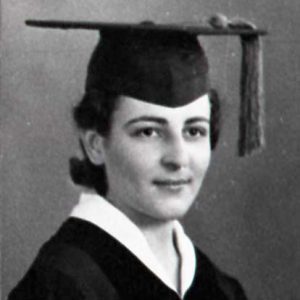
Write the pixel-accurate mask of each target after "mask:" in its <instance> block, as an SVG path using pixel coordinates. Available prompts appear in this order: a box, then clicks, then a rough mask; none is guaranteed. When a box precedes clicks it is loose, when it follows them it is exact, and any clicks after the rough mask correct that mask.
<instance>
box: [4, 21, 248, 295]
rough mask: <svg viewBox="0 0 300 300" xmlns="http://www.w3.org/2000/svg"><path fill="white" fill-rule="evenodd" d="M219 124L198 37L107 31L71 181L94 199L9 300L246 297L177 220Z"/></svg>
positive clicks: (83, 203) (79, 113)
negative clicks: (83, 188) (80, 157)
mask: <svg viewBox="0 0 300 300" xmlns="http://www.w3.org/2000/svg"><path fill="white" fill-rule="evenodd" d="M219 117H220V116H219V103H218V97H217V96H216V93H214V92H212V91H211V88H210V86H209V78H208V63H207V58H206V55H205V53H204V51H203V49H202V47H201V45H200V43H199V42H198V40H197V37H196V36H195V35H194V34H190V33H187V32H185V31H180V30H170V29H163V30H153V29H151V26H150V27H149V25H145V26H144V27H143V28H141V26H140V25H138V26H137V27H136V28H131V27H130V28H127V27H126V26H125V28H124V27H117V28H116V27H114V26H112V27H110V26H108V27H107V26H106V27H105V26H104V28H102V29H101V40H100V42H99V44H98V45H97V47H96V49H95V50H94V53H93V55H92V58H91V61H90V63H89V67H88V74H87V81H86V91H85V95H84V97H83V99H82V101H81V102H80V103H79V104H78V106H77V107H75V109H74V120H75V122H76V124H77V126H78V129H79V139H80V144H81V147H82V151H83V155H84V158H83V160H79V159H72V160H71V175H72V178H73V180H74V181H75V182H76V183H78V184H82V185H83V186H85V187H88V188H89V192H88V193H83V194H82V195H81V197H80V201H79V203H78V205H76V206H75V207H74V209H73V211H72V213H71V215H70V217H69V218H68V220H67V221H66V222H65V223H64V224H63V225H62V226H61V228H60V229H59V230H58V232H57V233H56V234H55V235H54V236H53V237H52V238H51V239H50V240H49V241H48V242H47V243H46V244H45V245H44V246H43V247H42V249H41V251H40V253H39V255H38V257H37V259H36V260H35V262H34V263H33V265H32V267H31V268H30V270H29V271H28V273H27V274H26V275H25V277H24V278H23V279H22V281H21V282H20V283H19V284H18V286H17V287H16V288H15V289H14V290H13V291H12V292H11V294H10V297H9V299H11V300H14V299H214V300H217V299H246V297H245V295H244V292H243V290H242V288H241V286H240V284H239V283H238V282H237V281H236V280H235V279H233V278H231V277H229V276H227V275H225V274H224V273H223V272H221V271H220V270H219V269H218V268H217V267H215V266H214V265H213V263H211V262H210V260H209V259H208V258H207V257H206V256H205V255H204V254H203V253H202V252H201V251H200V250H199V249H198V248H196V247H195V246H194V245H193V243H192V242H191V240H190V239H189V237H188V236H187V235H186V234H185V233H184V230H183V228H182V226H181V225H180V223H179V221H178V220H180V219H181V218H182V217H183V216H184V215H185V214H186V212H187V211H188V210H189V208H190V207H191V206H192V204H193V202H194V200H195V198H196V196H197V194H198V192H199V190H200V187H201V184H202V181H203V178H204V176H205V173H206V171H207V169H208V166H209V162H210V158H211V150H212V149H214V148H215V146H216V143H217V139H218V132H219ZM93 191H94V192H93Z"/></svg>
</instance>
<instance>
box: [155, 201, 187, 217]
mask: <svg viewBox="0 0 300 300" xmlns="http://www.w3.org/2000/svg"><path fill="white" fill-rule="evenodd" d="M192 203H193V201H192V202H191V203H190V204H189V205H187V203H186V202H185V203H184V204H182V203H179V204H177V205H174V203H173V205H166V206H165V207H164V209H163V210H162V209H159V210H157V211H156V212H155V214H154V217H156V219H159V220H161V221H171V220H179V219H182V218H183V217H184V216H185V215H186V214H187V212H188V211H189V209H190V207H191V205H192Z"/></svg>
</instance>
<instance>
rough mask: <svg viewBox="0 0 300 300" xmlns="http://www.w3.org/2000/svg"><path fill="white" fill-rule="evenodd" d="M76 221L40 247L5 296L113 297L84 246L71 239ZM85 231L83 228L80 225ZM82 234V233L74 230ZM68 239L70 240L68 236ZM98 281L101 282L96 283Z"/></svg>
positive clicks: (13, 298)
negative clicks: (27, 267) (72, 241)
mask: <svg viewBox="0 0 300 300" xmlns="http://www.w3.org/2000/svg"><path fill="white" fill-rule="evenodd" d="M74 226H75V228H76V229H77V226H78V224H77V223H76V222H68V221H67V222H66V223H65V224H63V226H62V227H61V228H60V229H59V231H58V233H56V234H55V235H54V236H53V237H52V238H51V239H50V240H49V241H48V242H46V243H45V244H44V245H43V246H42V247H41V249H40V251H39V253H38V255H37V257H36V259H35V261H34V262H33V264H32V266H31V268H30V269H29V271H28V272H27V273H26V274H25V276H24V278H23V279H22V280H21V281H20V282H19V284H18V285H17V286H16V287H15V288H14V289H13V290H12V291H11V293H10V295H9V298H8V300H19V299H32V300H38V299H45V300H46V299H51V300H54V299H55V300H61V299H70V300H73V299H74V300H75V299H76V300H81V299H88V300H92V299H99V295H100V296H101V297H100V299H108V300H110V299H117V296H116V294H117V293H116V291H115V290H114V288H113V287H112V286H111V284H110V282H109V280H108V279H107V277H106V276H105V274H104V273H103V272H102V270H101V268H100V266H99V265H98V264H97V263H96V262H95V261H94V260H93V259H92V258H91V257H90V255H89V254H88V253H87V252H86V251H85V250H84V248H82V249H81V248H80V247H77V245H76V244H75V243H71V240H72V235H75V234H76V231H74V230H73V227H74ZM83 231H84V232H86V229H85V228H84V229H83ZM78 234H79V235H80V236H81V235H82V237H80V239H82V241H83V242H84V239H83V236H84V234H82V233H80V232H79V233H78V232H77V236H78ZM70 239H71V240H70ZM99 282H101V285H99Z"/></svg>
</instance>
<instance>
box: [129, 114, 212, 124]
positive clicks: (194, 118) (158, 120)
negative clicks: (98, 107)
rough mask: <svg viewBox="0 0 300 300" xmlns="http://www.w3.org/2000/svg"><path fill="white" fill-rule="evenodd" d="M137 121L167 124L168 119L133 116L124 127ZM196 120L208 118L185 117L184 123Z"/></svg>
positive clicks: (204, 120)
mask: <svg viewBox="0 0 300 300" xmlns="http://www.w3.org/2000/svg"><path fill="white" fill-rule="evenodd" d="M138 122H154V123H158V124H161V125H166V124H168V121H167V120H166V119H164V118H160V117H155V116H140V117H137V118H133V119H131V120H129V121H128V122H126V124H125V127H128V126H130V125H132V124H135V123H138ZM196 122H207V123H209V122H210V120H209V119H207V118H205V117H193V118H189V119H187V120H186V121H185V122H184V123H185V124H187V125H189V124H192V123H196Z"/></svg>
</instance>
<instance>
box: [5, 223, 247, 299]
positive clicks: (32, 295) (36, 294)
mask: <svg viewBox="0 0 300 300" xmlns="http://www.w3.org/2000/svg"><path fill="white" fill-rule="evenodd" d="M196 262H197V266H196V273H195V277H194V280H193V282H192V285H191V287H190V288H189V289H188V291H187V292H186V293H185V296H184V300H192V299H198V300H245V299H246V297H245V294H244V291H243V289H242V288H241V286H240V284H239V283H238V281H237V280H235V279H233V278H231V277H229V276H227V275H225V274H224V273H222V272H221V271H220V270H218V269H217V268H216V267H215V266H214V265H213V264H212V263H211V262H210V260H209V259H208V258H207V257H206V256H205V255H204V254H203V253H202V252H200V251H199V250H198V249H196ZM8 299H9V300H21V299H22V300H29V299H32V300H38V299H41V300H42V299H43V300H62V299H68V300H83V299H84V300H97V299H104V300H113V299H114V300H116V299H119V300H129V299H130V300H137V299H142V300H150V299H151V300H153V299H163V300H179V299H180V297H179V296H178V294H177V293H176V292H175V291H173V290H172V289H170V288H169V287H168V286H166V285H165V284H164V283H163V282H162V281H161V280H160V279H159V278H158V277H157V276H156V275H155V274H154V273H152V272H151V271H150V270H149V269H148V268H147V267H146V266H145V265H144V264H143V263H142V262H141V261H140V260H139V259H138V258H136V256H135V255H134V254H132V253H131V252H130V251H129V250H128V249H127V248H126V247H125V246H123V245H122V244H121V243H120V242H118V241H117V240H116V239H115V238H113V237H112V236H111V235H109V234H108V233H106V232H105V231H103V230H102V229H100V228H99V227H97V226H95V225H93V224H92V223H90V222H87V221H84V220H81V219H77V218H74V217H72V218H69V219H68V220H67V221H66V222H65V223H64V224H63V225H62V226H61V228H60V229H59V230H58V232H57V233H56V234H55V235H54V236H53V237H52V238H51V239H50V240H49V241H48V242H47V243H46V244H45V245H44V246H43V247H42V248H41V250H40V252H39V254H38V256H37V258H36V260H35V261H34V262H33V264H32V266H31V268H30V269H29V271H28V272H27V274H26V275H25V276H24V278H23V279H22V280H21V281H20V282H19V284H18V285H17V286H16V287H15V288H14V289H13V290H12V291H11V293H10V295H9V298H8Z"/></svg>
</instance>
